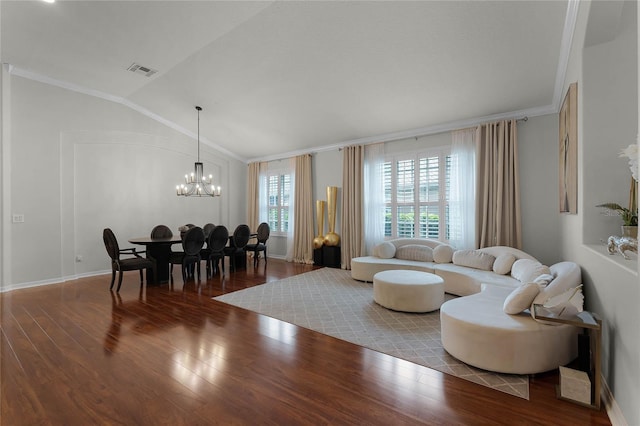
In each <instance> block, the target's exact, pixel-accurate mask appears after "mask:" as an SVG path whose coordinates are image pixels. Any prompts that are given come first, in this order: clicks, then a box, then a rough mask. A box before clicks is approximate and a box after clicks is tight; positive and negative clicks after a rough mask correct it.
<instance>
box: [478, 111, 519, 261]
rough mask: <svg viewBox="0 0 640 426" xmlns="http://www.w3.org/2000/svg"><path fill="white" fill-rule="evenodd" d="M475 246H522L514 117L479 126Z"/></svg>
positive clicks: (516, 134)
mask: <svg viewBox="0 0 640 426" xmlns="http://www.w3.org/2000/svg"><path fill="white" fill-rule="evenodd" d="M476 131H477V133H476V141H477V150H478V151H477V161H476V164H477V167H478V170H477V181H476V196H477V198H476V203H477V204H476V247H478V248H482V247H489V246H499V245H504V246H510V247H515V248H518V249H519V248H521V247H522V229H521V228H522V226H521V216H520V182H519V177H518V132H517V128H516V121H515V120H511V121H500V122H496V123H489V124H483V125H481V126H478V128H477V130H476Z"/></svg>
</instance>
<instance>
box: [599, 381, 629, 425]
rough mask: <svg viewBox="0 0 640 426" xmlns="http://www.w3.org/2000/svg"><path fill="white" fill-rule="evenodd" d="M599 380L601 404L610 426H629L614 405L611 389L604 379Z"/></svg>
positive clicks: (615, 404)
mask: <svg viewBox="0 0 640 426" xmlns="http://www.w3.org/2000/svg"><path fill="white" fill-rule="evenodd" d="M601 380H602V394H601V397H602V403H603V404H604V407H605V410H606V411H607V415H608V416H609V420H611V425H612V426H629V424H628V423H627V421H626V420H625V418H624V415H623V414H622V410H620V407H619V406H618V404H617V403H616V400H615V399H614V398H613V394H612V393H611V389H610V388H609V385H607V382H606V381H605V380H604V377H602V378H601Z"/></svg>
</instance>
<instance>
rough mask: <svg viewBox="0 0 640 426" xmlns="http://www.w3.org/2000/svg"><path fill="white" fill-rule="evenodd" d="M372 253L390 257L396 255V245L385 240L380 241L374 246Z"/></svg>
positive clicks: (381, 256) (384, 257)
mask: <svg viewBox="0 0 640 426" xmlns="http://www.w3.org/2000/svg"><path fill="white" fill-rule="evenodd" d="M373 255H374V256H377V257H379V258H381V259H391V258H392V257H393V256H395V255H396V246H394V245H393V243H390V242H389V241H385V242H384V243H380V244H378V245H377V246H375V247H374V249H373Z"/></svg>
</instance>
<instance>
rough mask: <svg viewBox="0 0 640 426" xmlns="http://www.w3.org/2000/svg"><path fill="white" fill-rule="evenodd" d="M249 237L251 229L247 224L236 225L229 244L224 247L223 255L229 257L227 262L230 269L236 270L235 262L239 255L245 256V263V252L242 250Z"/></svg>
mask: <svg viewBox="0 0 640 426" xmlns="http://www.w3.org/2000/svg"><path fill="white" fill-rule="evenodd" d="M250 238H251V230H250V229H249V226H248V225H244V224H243V225H238V226H237V227H236V229H235V230H234V231H233V236H232V237H231V238H229V245H228V246H227V247H225V248H224V255H225V256H228V257H229V264H230V266H231V270H232V271H235V270H236V266H237V265H236V262H237V260H238V258H239V257H240V258H241V256H245V263H246V252H245V251H244V247H245V246H246V245H247V243H248V242H249V239H250Z"/></svg>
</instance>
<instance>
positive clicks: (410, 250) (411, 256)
mask: <svg viewBox="0 0 640 426" xmlns="http://www.w3.org/2000/svg"><path fill="white" fill-rule="evenodd" d="M396 259H403V260H417V261H420V262H433V249H432V248H431V247H429V246H422V245H419V244H407V245H406V246H402V247H398V249H396Z"/></svg>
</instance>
